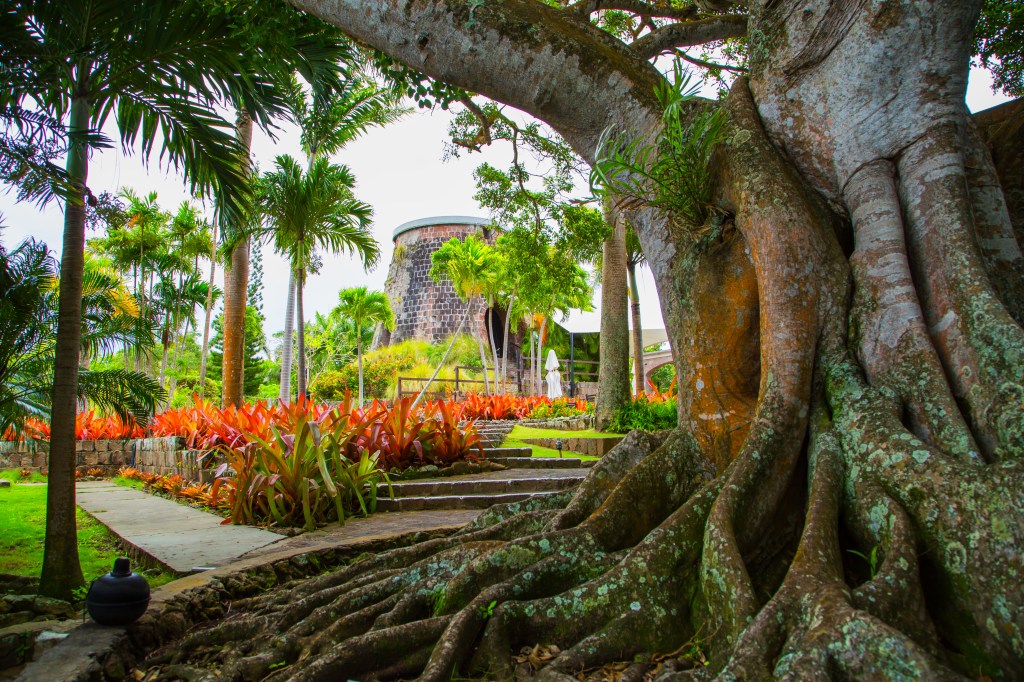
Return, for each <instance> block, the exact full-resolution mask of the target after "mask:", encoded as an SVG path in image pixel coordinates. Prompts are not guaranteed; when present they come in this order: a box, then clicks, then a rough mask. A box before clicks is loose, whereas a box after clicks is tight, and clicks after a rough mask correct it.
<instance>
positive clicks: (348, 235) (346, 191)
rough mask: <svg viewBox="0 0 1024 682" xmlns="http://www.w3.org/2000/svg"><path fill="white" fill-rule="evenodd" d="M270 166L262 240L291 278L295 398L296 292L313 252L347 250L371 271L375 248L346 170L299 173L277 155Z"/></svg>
mask: <svg viewBox="0 0 1024 682" xmlns="http://www.w3.org/2000/svg"><path fill="white" fill-rule="evenodd" d="M276 165H277V169H276V170H275V171H272V172H270V173H267V174H265V175H264V176H263V178H262V181H261V183H260V184H261V192H260V194H261V196H260V208H261V211H262V213H263V216H264V225H265V228H264V229H265V231H264V234H265V236H267V237H268V238H270V239H271V240H272V241H273V243H274V249H275V250H276V251H277V252H278V253H280V254H282V255H284V256H285V257H287V259H288V261H289V263H290V264H291V270H292V272H293V273H294V274H295V282H296V292H295V293H296V296H295V301H296V308H297V311H298V318H299V319H298V332H299V333H298V343H299V352H298V355H299V362H298V391H299V395H300V396H301V395H305V393H306V376H305V370H306V361H305V350H306V349H305V328H304V322H303V303H302V291H303V287H304V286H305V279H306V274H307V272H308V270H309V267H310V265H311V263H312V262H313V259H314V255H315V253H316V252H317V251H318V250H325V251H330V252H334V253H337V252H339V251H347V252H349V253H351V254H353V255H357V256H358V257H359V258H360V259H361V260H362V262H363V266H364V267H372V266H373V265H374V264H376V262H377V259H378V258H379V257H380V247H379V245H378V244H377V241H376V240H375V239H374V238H373V235H372V234H370V231H369V226H370V219H371V217H372V215H373V209H372V208H370V206H369V205H368V204H365V203H363V202H362V201H359V200H358V199H356V198H355V196H354V195H353V193H352V188H353V187H354V186H355V176H353V175H352V172H351V171H350V170H349V169H348V168H347V167H346V166H339V165H335V164H331V163H329V162H328V161H327V159H322V158H321V159H317V160H315V161H313V163H312V164H311V165H310V167H309V171H308V172H306V173H304V172H303V171H302V167H301V166H300V165H299V162H298V161H296V160H295V159H294V158H292V157H291V156H287V155H284V156H278V157H277V160H276Z"/></svg>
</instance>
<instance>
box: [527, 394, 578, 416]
mask: <svg viewBox="0 0 1024 682" xmlns="http://www.w3.org/2000/svg"><path fill="white" fill-rule="evenodd" d="M593 412H594V404H593V403H588V402H587V401H586V400H584V399H583V398H575V399H572V400H570V399H569V398H556V399H555V400H553V401H551V402H550V403H541V404H540V405H537V406H536V407H534V408H533V409H532V410H531V411H530V414H529V415H528V416H529V418H530V419H554V418H556V417H578V416H579V415H581V414H593Z"/></svg>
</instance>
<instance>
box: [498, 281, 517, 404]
mask: <svg viewBox="0 0 1024 682" xmlns="http://www.w3.org/2000/svg"><path fill="white" fill-rule="evenodd" d="M518 289H519V286H518V284H517V285H514V286H513V287H512V295H511V296H509V298H508V307H507V308H506V309H505V330H504V332H503V333H504V335H505V337H504V338H505V341H504V343H503V344H502V346H501V348H502V351H501V353H502V358H501V390H502V391H503V392H504V391H506V390H507V389H506V387H507V385H508V384H507V381H508V331H509V326H510V324H511V322H512V306H514V305H515V304H516V295H517V294H518Z"/></svg>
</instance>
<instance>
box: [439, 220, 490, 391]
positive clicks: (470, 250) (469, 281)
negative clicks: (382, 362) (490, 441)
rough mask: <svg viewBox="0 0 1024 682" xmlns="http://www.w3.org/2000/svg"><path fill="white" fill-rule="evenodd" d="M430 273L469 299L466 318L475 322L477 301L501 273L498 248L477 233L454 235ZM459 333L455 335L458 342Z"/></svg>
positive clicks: (480, 342)
mask: <svg viewBox="0 0 1024 682" xmlns="http://www.w3.org/2000/svg"><path fill="white" fill-rule="evenodd" d="M430 263H431V266H430V277H431V279H433V280H434V281H435V282H438V283H440V282H443V281H446V280H447V281H450V282H451V283H452V286H453V287H454V288H455V293H456V294H458V296H459V298H461V299H462V300H463V301H466V318H467V319H468V320H470V323H471V324H472V320H473V304H474V303H475V302H476V299H478V298H480V297H481V296H483V295H484V294H485V293H486V292H487V291H488V290H489V289H490V288H491V287H492V286H493V283H494V280H495V279H496V278H497V277H498V257H497V255H496V254H495V252H494V248H493V247H491V246H490V245H489V244H487V243H485V242H483V241H482V240H481V239H479V238H478V237H477V236H476V235H472V234H471V235H469V236H468V237H466V238H465V239H464V240H462V241H459V240H458V239H456V238H455V237H452V238H451V239H449V240H448V241H447V242H445V243H444V244H443V245H442V246H441V248H439V249H438V250H437V251H435V252H434V253H433V254H431V256H430ZM474 326H475V328H476V340H477V345H478V346H479V348H480V364H481V365H482V366H483V368H484V392H485V393H489V392H490V383H489V381H488V379H487V356H486V355H485V354H484V340H483V335H482V334H481V333H480V325H474ZM454 339H455V337H454V336H453V337H452V341H453V342H454Z"/></svg>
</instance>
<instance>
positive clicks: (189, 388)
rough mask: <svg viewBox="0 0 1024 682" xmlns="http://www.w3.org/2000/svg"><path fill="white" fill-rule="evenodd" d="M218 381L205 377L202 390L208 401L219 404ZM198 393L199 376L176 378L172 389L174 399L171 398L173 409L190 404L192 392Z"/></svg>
mask: <svg viewBox="0 0 1024 682" xmlns="http://www.w3.org/2000/svg"><path fill="white" fill-rule="evenodd" d="M220 388H221V387H220V382H219V381H214V380H213V379H211V378H210V377H206V390H205V391H203V398H204V399H206V400H209V401H210V402H212V403H214V404H216V405H219V404H220ZM193 393H199V377H198V376H196V375H192V376H187V377H185V378H183V379H179V380H178V385H177V387H175V389H174V399H173V400H171V405H170V406H171V407H172V408H173V409H176V410H177V409H181V408H182V407H188V406H190V405H192V394H193Z"/></svg>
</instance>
